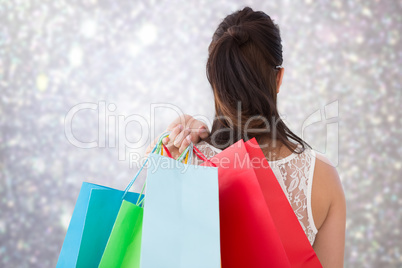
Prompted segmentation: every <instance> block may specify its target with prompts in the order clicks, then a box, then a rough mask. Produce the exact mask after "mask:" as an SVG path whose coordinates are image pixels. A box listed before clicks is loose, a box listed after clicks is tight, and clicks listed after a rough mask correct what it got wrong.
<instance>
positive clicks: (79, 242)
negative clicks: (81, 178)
mask: <svg viewBox="0 0 402 268" xmlns="http://www.w3.org/2000/svg"><path fill="white" fill-rule="evenodd" d="M123 195H124V191H120V190H116V189H112V188H109V187H105V186H101V185H96V184H92V183H87V182H84V183H83V184H82V186H81V190H80V194H79V196H78V199H77V202H76V205H75V208H74V212H73V215H72V217H71V220H70V224H69V227H68V230H67V234H66V236H65V239H64V243H63V246H62V249H61V252H60V255H59V259H58V262H57V268H64V267H68V268H69V267H88V268H89V267H98V265H99V261H100V259H101V257H102V254H103V250H104V249H105V246H106V243H107V241H108V239H109V235H110V232H111V230H112V228H113V224H114V222H115V219H116V216H117V213H118V212H119V209H120V205H121V202H122V198H123ZM138 197H139V194H138V193H132V192H128V193H127V194H126V195H125V198H124V199H125V200H128V201H130V202H136V201H137V199H138Z"/></svg>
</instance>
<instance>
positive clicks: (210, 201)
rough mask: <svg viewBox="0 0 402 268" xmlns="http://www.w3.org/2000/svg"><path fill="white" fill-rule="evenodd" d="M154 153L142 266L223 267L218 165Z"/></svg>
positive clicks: (147, 201) (142, 267)
mask: <svg viewBox="0 0 402 268" xmlns="http://www.w3.org/2000/svg"><path fill="white" fill-rule="evenodd" d="M148 158H149V164H148V170H147V188H146V199H145V201H144V215H143V226H142V240H141V258H140V267H141V268H156V267H158V268H159V267H163V268H188V267H191V268H197V267H200V268H205V267H208V268H215V267H216V268H219V267H221V265H220V233H219V189H218V171H217V168H215V167H206V166H195V165H187V164H183V163H181V162H178V161H175V160H174V159H171V158H168V157H165V156H161V155H157V154H152V153H151V154H150V155H149V157H148Z"/></svg>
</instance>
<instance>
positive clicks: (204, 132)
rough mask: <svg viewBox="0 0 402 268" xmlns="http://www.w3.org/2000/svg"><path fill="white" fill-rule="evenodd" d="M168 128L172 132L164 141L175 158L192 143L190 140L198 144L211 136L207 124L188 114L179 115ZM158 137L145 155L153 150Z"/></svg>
mask: <svg viewBox="0 0 402 268" xmlns="http://www.w3.org/2000/svg"><path fill="white" fill-rule="evenodd" d="M166 130H167V131H170V134H169V137H166V138H164V139H163V140H162V142H163V144H164V145H165V146H166V147H167V148H168V150H169V151H170V152H171V154H172V156H173V157H174V158H175V159H176V158H177V157H178V156H179V155H180V154H181V153H182V152H183V151H184V150H185V149H186V148H187V146H189V145H190V142H193V143H194V144H196V143H198V142H199V141H200V140H202V139H205V138H207V137H208V136H209V130H208V127H207V125H206V124H205V123H204V122H202V121H200V120H196V119H195V118H194V117H192V116H191V115H187V114H185V115H182V116H179V117H177V118H176V119H175V120H174V121H173V122H172V123H171V124H170V125H169V126H168V127H167V129H166ZM158 139H159V138H157V139H156V140H154V141H153V142H152V144H151V145H150V146H148V148H147V150H146V152H145V155H148V154H149V153H150V152H151V151H152V148H153V147H154V146H155V144H156V142H157V141H158Z"/></svg>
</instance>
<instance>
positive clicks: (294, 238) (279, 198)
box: [245, 138, 322, 268]
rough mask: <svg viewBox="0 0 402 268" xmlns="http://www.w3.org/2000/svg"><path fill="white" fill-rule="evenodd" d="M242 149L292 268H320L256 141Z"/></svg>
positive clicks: (248, 142) (247, 143)
mask: <svg viewBox="0 0 402 268" xmlns="http://www.w3.org/2000/svg"><path fill="white" fill-rule="evenodd" d="M245 147H246V149H247V152H248V153H249V157H250V159H251V160H252V162H253V168H254V171H255V174H256V175H257V179H258V182H259V185H260V188H261V190H262V193H263V195H264V198H265V202H266V206H267V207H268V209H269V211H270V214H271V216H272V218H273V221H274V223H275V226H276V230H277V231H278V234H279V236H280V238H281V241H282V244H283V246H284V249H285V251H286V254H287V257H288V260H289V262H290V265H291V267H309V268H310V267H311V268H316V267H322V265H321V263H320V261H319V260H318V257H317V255H316V254H315V252H314V250H313V248H312V246H311V245H310V242H309V241H308V239H307V236H306V234H305V233H304V231H303V229H302V227H301V225H300V223H299V221H298V219H297V217H296V215H295V213H294V211H293V209H292V207H291V205H290V203H289V201H288V199H287V198H286V196H285V193H284V192H283V190H282V188H281V186H280V185H279V183H278V180H277V179H276V177H275V175H274V173H273V172H272V169H271V168H268V167H269V164H268V161H267V160H266V158H265V156H264V154H263V152H262V151H261V149H260V147H259V145H258V143H257V141H256V139H255V138H253V139H251V140H249V141H247V142H246V143H245Z"/></svg>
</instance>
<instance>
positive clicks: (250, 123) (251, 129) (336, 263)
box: [150, 7, 346, 268]
mask: <svg viewBox="0 0 402 268" xmlns="http://www.w3.org/2000/svg"><path fill="white" fill-rule="evenodd" d="M282 61H283V59H282V45H281V37H280V31H279V28H278V26H277V25H276V24H274V22H273V21H272V20H271V18H270V17H269V16H268V15H266V14H265V13H263V12H255V11H253V10H252V9H251V8H249V7H246V8H244V9H243V10H240V11H237V12H235V13H233V14H231V15H229V16H227V17H226V18H225V19H224V20H223V21H222V23H220V25H219V26H218V28H217V30H216V31H215V33H214V35H213V38H212V42H211V44H210V46H209V58H208V62H207V77H208V80H209V82H210V84H211V86H212V90H213V93H214V98H215V113H216V114H215V119H214V122H213V125H212V129H211V132H210V133H208V130H207V128H206V126H205V125H204V124H203V123H202V122H200V121H197V120H195V119H194V118H192V117H191V116H188V115H185V116H183V117H181V118H177V119H176V120H175V121H174V122H173V123H172V124H171V125H170V126H169V127H168V130H170V131H171V134H170V136H169V138H166V139H165V140H164V143H165V144H167V146H168V148H169V149H170V151H171V152H172V154H173V155H174V156H177V155H178V154H179V153H180V152H182V151H183V150H184V148H186V147H187V146H188V145H189V143H190V141H192V142H194V143H197V142H198V141H199V140H200V139H202V140H203V141H201V142H199V143H197V144H196V146H197V147H198V148H199V149H200V150H201V151H202V152H203V153H204V154H205V155H206V156H207V157H212V156H214V155H215V154H217V153H219V152H220V151H221V150H222V149H225V148H227V147H228V146H230V145H231V144H233V143H235V142H236V141H237V140H239V139H244V140H245V141H246V140H248V139H251V138H253V137H255V138H256V139H257V141H258V143H259V145H260V147H261V148H262V150H263V152H264V155H265V156H266V158H267V160H268V161H269V164H270V166H271V168H272V169H273V171H274V173H275V175H276V177H277V179H278V181H279V184H280V185H281V187H282V190H283V191H284V193H285V195H286V197H287V198H288V201H289V202H290V204H291V206H292V208H293V210H294V212H295V214H296V216H297V218H298V219H299V222H300V224H301V226H302V228H303V230H304V232H305V234H306V236H307V238H308V239H309V241H310V243H311V245H312V247H313V249H314V250H315V252H316V254H317V256H318V258H319V260H320V261H321V264H322V265H323V267H325V268H330V267H343V258H344V246H345V221H346V205H345V197H344V193H343V189H342V185H341V182H340V179H339V176H338V173H337V171H336V169H335V168H334V167H333V166H332V165H331V164H330V162H329V161H328V160H327V159H326V158H325V157H324V156H322V155H320V154H316V153H315V152H314V151H313V150H311V148H310V147H309V145H308V144H306V142H304V141H303V140H302V139H301V138H299V137H298V136H296V135H295V134H294V133H293V132H292V131H290V130H289V128H288V127H287V126H286V125H285V124H284V122H283V121H282V120H281V119H280V116H279V113H278V109H277V94H278V93H279V89H280V86H281V84H282V79H283V76H284V68H283V67H282V66H281V64H282ZM151 147H152V146H151ZM151 147H150V148H151Z"/></svg>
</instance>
